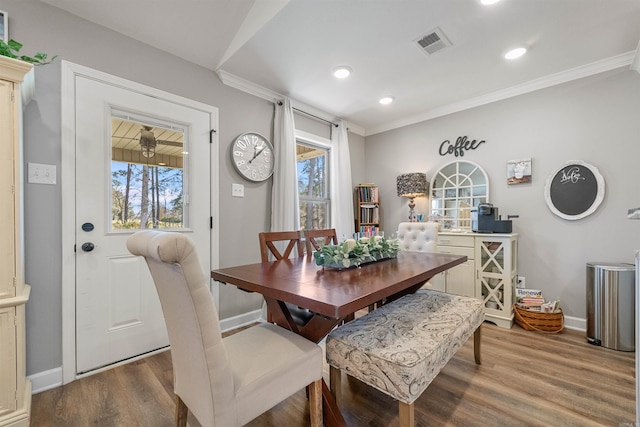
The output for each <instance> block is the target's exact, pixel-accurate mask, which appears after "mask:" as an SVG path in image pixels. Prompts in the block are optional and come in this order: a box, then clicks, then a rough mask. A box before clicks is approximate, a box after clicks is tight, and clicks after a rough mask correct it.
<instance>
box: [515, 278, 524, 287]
mask: <svg viewBox="0 0 640 427" xmlns="http://www.w3.org/2000/svg"><path fill="white" fill-rule="evenodd" d="M525 287H526V286H525V285H524V276H518V281H517V283H516V288H525Z"/></svg>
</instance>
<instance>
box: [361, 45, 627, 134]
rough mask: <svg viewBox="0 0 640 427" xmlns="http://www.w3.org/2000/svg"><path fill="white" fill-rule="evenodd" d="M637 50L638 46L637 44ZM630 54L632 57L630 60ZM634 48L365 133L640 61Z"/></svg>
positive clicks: (416, 121) (465, 108)
mask: <svg viewBox="0 0 640 427" xmlns="http://www.w3.org/2000/svg"><path fill="white" fill-rule="evenodd" d="M638 48H639V49H640V45H639V47H638ZM634 54H635V55H636V59H635V60H634V59H633V56H634ZM638 56H640V55H638V53H637V51H630V52H626V53H623V54H620V55H617V56H613V57H611V58H607V59H604V60H602V61H597V62H593V63H591V64H587V65H583V66H580V67H576V68H572V69H570V70H566V71H562V72H560V73H556V74H550V75H548V76H545V77H541V78H538V79H534V80H530V81H528V82H525V83H523V84H520V85H516V86H512V87H510V88H506V89H503V90H498V91H495V92H491V93H487V94H485V95H481V96H478V97H475V98H470V99H467V100H464V101H460V102H455V103H452V104H449V105H445V106H442V107H438V108H433V109H431V110H428V111H425V112H423V113H420V114H417V115H414V116H411V117H408V118H405V119H402V120H398V121H395V122H392V123H389V124H386V125H384V126H380V127H375V128H372V129H367V132H366V135H365V136H370V135H375V134H377V133H382V132H386V131H389V130H393V129H397V128H401V127H404V126H408V125H413V124H416V123H419V122H423V121H425V120H431V119H435V118H438V117H442V116H446V115H448V114H452V113H457V112H460V111H464V110H468V109H470V108H475V107H480V106H482V105H486V104H490V103H493V102H496V101H502V100H504V99H508V98H512V97H514V96H518V95H523V94H526V93H529V92H533V91H536V90H540V89H545V88H548V87H551V86H555V85H559V84H562V83H567V82H570V81H572V80H578V79H581V78H584V77H589V76H592V75H595V74H600V73H604V72H606V71H610V70H614V69H616V68H620V67H625V66H628V65H629V64H631V63H632V61H633V62H634V64H635V63H636V62H640V58H638ZM639 66H640V64H639ZM639 72H640V71H639Z"/></svg>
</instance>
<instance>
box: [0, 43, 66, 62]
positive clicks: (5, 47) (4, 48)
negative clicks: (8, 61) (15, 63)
mask: <svg viewBox="0 0 640 427" xmlns="http://www.w3.org/2000/svg"><path fill="white" fill-rule="evenodd" d="M20 49H22V43H19V42H17V41H15V40H13V39H11V40H9V42H8V43H5V41H4V40H2V39H0V55H2V56H8V57H9V58H16V59H21V60H22V61H25V62H30V63H32V64H34V65H46V64H49V63H51V62H52V61H53V60H54V59H56V58H57V57H58V55H55V56H53V57H52V58H51V59H49V60H47V57H48V55H47V54H46V53H41V52H38V53H36V54H35V55H34V56H33V57H31V56H27V55H20V54H19V53H18V52H20Z"/></svg>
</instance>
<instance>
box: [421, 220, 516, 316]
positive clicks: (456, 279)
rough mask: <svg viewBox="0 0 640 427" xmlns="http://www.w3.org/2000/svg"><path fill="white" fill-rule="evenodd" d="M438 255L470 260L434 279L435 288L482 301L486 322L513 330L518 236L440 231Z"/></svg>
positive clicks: (511, 234)
mask: <svg viewBox="0 0 640 427" xmlns="http://www.w3.org/2000/svg"><path fill="white" fill-rule="evenodd" d="M438 252H440V253H448V254H454V255H466V256H467V261H466V262H465V263H464V264H460V265H458V266H456V267H453V268H451V269H449V270H447V271H445V272H443V273H440V274H438V275H437V276H435V277H434V278H433V279H431V283H432V285H433V289H437V290H440V291H444V292H448V293H452V294H457V295H464V296H472V297H476V298H478V299H481V300H482V301H483V302H484V306H485V308H484V311H485V318H486V320H488V321H490V322H493V323H495V324H496V325H498V326H501V327H504V328H511V326H512V325H513V303H514V297H515V284H516V281H517V276H518V273H517V265H518V235H517V233H510V234H497V233H493V234H492V233H470V232H468V233H453V232H440V233H438Z"/></svg>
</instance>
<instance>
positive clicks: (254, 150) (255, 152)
mask: <svg viewBox="0 0 640 427" xmlns="http://www.w3.org/2000/svg"><path fill="white" fill-rule="evenodd" d="M231 161H232V162H233V166H234V167H235V168H236V170H237V171H238V173H239V174H240V175H242V176H243V177H244V178H246V179H248V180H250V181H255V182H260V181H264V180H265V179H268V178H269V177H270V176H271V175H272V174H273V161H274V159H273V146H272V145H271V143H270V142H269V141H268V140H267V138H265V137H264V136H262V135H260V134H258V133H254V132H247V133H243V134H242V135H240V136H239V137H237V138H236V139H235V141H233V147H232V148H231Z"/></svg>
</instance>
